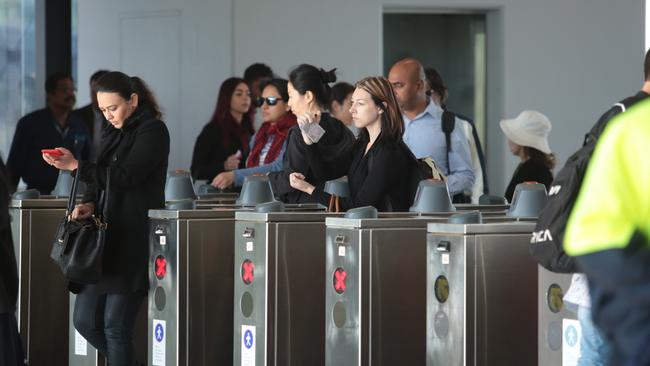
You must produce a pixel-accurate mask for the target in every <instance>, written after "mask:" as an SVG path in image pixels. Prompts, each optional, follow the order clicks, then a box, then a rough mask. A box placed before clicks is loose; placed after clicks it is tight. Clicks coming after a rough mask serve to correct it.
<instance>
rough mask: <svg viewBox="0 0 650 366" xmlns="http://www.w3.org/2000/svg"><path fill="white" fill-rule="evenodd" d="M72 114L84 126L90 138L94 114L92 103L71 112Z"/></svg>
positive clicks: (93, 125) (93, 124)
mask: <svg viewBox="0 0 650 366" xmlns="http://www.w3.org/2000/svg"><path fill="white" fill-rule="evenodd" d="M72 113H73V114H74V115H76V116H77V117H78V118H79V119H80V120H81V121H83V123H84V124H85V125H86V128H87V129H88V132H89V133H90V137H92V136H93V130H94V127H95V113H94V112H93V105H92V103H90V104H87V105H85V106H83V107H81V108H79V109H75V110H74V111H72Z"/></svg>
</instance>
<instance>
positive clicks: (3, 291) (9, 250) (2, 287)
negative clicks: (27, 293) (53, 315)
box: [0, 158, 18, 361]
mask: <svg viewBox="0 0 650 366" xmlns="http://www.w3.org/2000/svg"><path fill="white" fill-rule="evenodd" d="M9 200H10V197H9V177H8V176H7V171H6V168H5V164H4V162H3V161H2V159H1V158H0V314H3V313H11V314H13V312H14V311H15V307H16V300H17V299H18V272H17V266H16V256H15V254H14V244H13V238H12V236H11V226H10V225H11V224H10V221H11V220H10V218H9ZM0 350H2V346H1V345H0ZM2 359H3V358H2V357H1V356H0V361H1V360H2Z"/></svg>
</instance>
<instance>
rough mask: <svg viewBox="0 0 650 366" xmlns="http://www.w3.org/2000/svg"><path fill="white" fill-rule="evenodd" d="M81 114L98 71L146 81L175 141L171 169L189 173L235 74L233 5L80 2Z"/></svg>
mask: <svg viewBox="0 0 650 366" xmlns="http://www.w3.org/2000/svg"><path fill="white" fill-rule="evenodd" d="M78 14H79V38H78V46H79V60H78V65H79V68H78V75H79V81H77V84H78V94H77V99H78V106H82V105H85V104H87V103H88V102H89V100H90V98H89V96H88V93H89V87H88V79H89V78H90V75H91V74H92V73H93V72H94V71H96V70H98V69H110V70H119V71H123V72H125V73H127V74H129V75H138V76H140V77H142V78H143V79H144V80H145V81H146V82H147V83H149V85H150V87H151V88H152V89H153V91H154V93H155V94H156V95H157V97H158V102H159V103H160V105H161V107H162V109H163V113H164V116H163V120H164V121H165V123H166V124H167V126H168V128H169V130H170V133H171V138H172V140H171V154H170V159H169V168H170V169H177V168H183V169H189V167H190V162H191V158H192V149H193V147H194V142H195V140H196V137H197V135H198V134H199V132H200V130H201V128H202V127H203V125H204V124H205V123H207V121H208V120H209V118H210V117H211V115H212V112H213V110H214V106H215V103H216V100H217V92H218V90H219V85H220V84H221V81H222V80H224V79H225V78H227V77H229V76H230V75H231V74H232V53H231V52H232V20H231V19H232V4H231V0H185V1H180V0H162V1H154V0H139V1H130V0H113V1H100V0H80V1H79V9H78Z"/></svg>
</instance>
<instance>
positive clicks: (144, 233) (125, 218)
mask: <svg viewBox="0 0 650 366" xmlns="http://www.w3.org/2000/svg"><path fill="white" fill-rule="evenodd" d="M97 101H98V104H99V109H100V110H101V111H102V113H103V114H104V117H106V120H107V121H108V122H109V123H110V125H108V126H106V128H105V129H104V131H103V134H102V141H101V145H100V150H99V155H98V160H97V163H96V164H95V163H91V162H89V161H77V160H76V159H75V158H74V157H73V156H72V154H71V153H70V152H69V151H68V150H66V149H64V148H57V149H58V150H60V151H61V152H62V154H63V155H62V156H53V155H48V154H44V155H43V158H44V159H45V160H46V161H47V162H48V163H50V164H51V165H54V166H55V167H56V168H58V169H65V170H71V171H76V174H78V175H79V178H80V179H81V180H82V181H83V182H85V183H87V184H89V186H90V187H94V188H95V189H90V190H89V191H90V192H91V193H90V194H88V195H86V196H85V197H84V200H83V202H84V203H81V204H79V205H77V206H76V207H75V209H74V211H73V212H72V218H73V219H77V220H78V219H84V218H88V217H90V215H91V214H92V213H93V212H94V210H95V208H96V206H97V203H98V200H99V198H100V193H101V192H104V190H105V189H106V186H107V183H108V185H109V190H108V191H109V195H108V201H107V205H108V206H107V208H108V211H107V215H106V221H107V223H108V228H107V231H106V243H105V248H104V256H103V269H102V270H103V273H102V275H101V276H100V279H99V282H98V283H96V284H94V285H84V286H80V285H77V284H71V286H70V288H71V290H72V291H73V292H78V295H77V298H76V302H75V309H74V325H75V328H76V329H77V330H78V331H79V333H81V334H82V335H83V336H84V338H86V340H88V341H89V342H90V343H91V344H92V345H93V346H94V347H95V348H97V349H98V350H99V352H101V353H102V354H104V355H106V356H107V358H108V363H109V365H132V364H134V362H135V360H134V356H133V345H132V339H133V325H134V322H135V317H136V315H137V313H138V309H139V307H140V306H141V304H142V301H143V300H144V298H145V297H146V291H147V288H148V276H147V268H148V265H147V264H148V249H149V245H148V211H149V210H150V209H156V208H162V207H164V205H165V195H164V190H165V179H166V172H167V160H168V155H169V132H168V131H167V127H166V126H165V124H164V123H163V122H162V121H161V120H160V111H159V108H158V106H157V104H156V102H155V100H154V98H153V96H152V94H151V92H150V91H149V89H148V88H147V86H146V85H145V84H144V83H143V82H142V80H140V79H139V78H137V77H129V76H127V75H125V74H123V73H121V72H110V73H108V74H106V75H104V76H102V77H101V78H100V79H99V80H98V81H97ZM109 175H110V177H109Z"/></svg>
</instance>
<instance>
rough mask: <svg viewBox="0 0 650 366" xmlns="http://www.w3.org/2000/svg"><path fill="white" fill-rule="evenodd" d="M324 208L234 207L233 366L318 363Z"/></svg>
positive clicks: (321, 356) (321, 358) (321, 341)
mask: <svg viewBox="0 0 650 366" xmlns="http://www.w3.org/2000/svg"><path fill="white" fill-rule="evenodd" d="M333 216H341V215H340V214H332V213H325V212H274V213H255V212H237V214H236V218H237V222H236V224H235V268H234V278H235V295H234V303H235V309H234V329H233V339H234V345H233V352H234V355H235V356H234V362H233V365H238V366H239V365H242V366H243V365H277V366H280V365H282V366H290V365H313V366H317V365H323V363H324V350H323V344H324V342H325V341H324V319H323V318H322V316H323V315H322V314H323V313H324V296H325V295H324V287H325V283H324V280H323V272H324V271H325V219H326V217H333Z"/></svg>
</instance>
